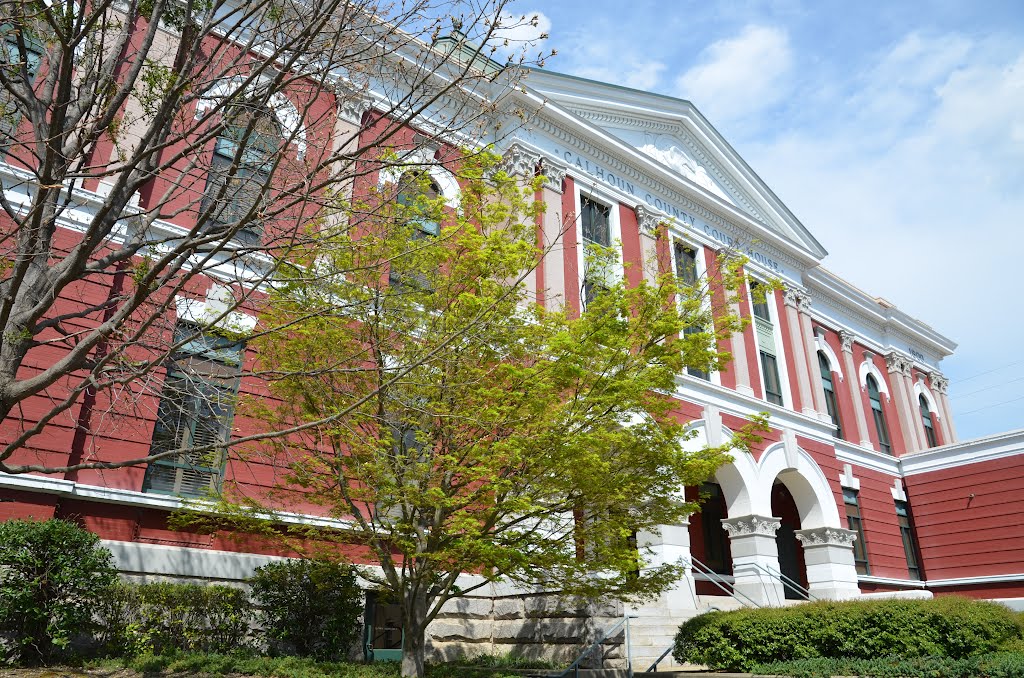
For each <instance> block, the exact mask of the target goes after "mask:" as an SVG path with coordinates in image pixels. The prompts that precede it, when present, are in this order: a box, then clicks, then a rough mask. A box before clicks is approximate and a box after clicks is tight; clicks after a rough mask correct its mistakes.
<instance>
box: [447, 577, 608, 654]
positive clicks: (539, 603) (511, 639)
mask: <svg viewBox="0 0 1024 678" xmlns="http://www.w3.org/2000/svg"><path fill="white" fill-rule="evenodd" d="M622 615H623V606H622V604H621V603H617V602H611V603H595V602H588V601H585V600H581V599H578V598H569V597H561V596H557V595H553V594H534V595H507V596H495V597H466V598H461V599H457V600H452V601H449V602H448V603H447V604H446V605H445V607H444V608H443V609H442V611H441V614H440V615H438V617H437V619H435V620H434V622H433V623H431V625H430V626H429V627H428V628H427V644H428V655H427V656H428V660H430V661H450V660H452V659H455V658H458V657H479V656H482V655H505V654H511V655H513V656H516V657H524V658H528V659H546V660H550V661H553V662H557V663H564V664H568V663H569V662H571V661H573V660H574V659H576V657H577V656H579V654H580V653H581V652H582V651H583V650H584V649H586V647H587V646H588V645H589V644H590V643H592V642H594V641H595V640H596V639H597V638H598V637H599V636H600V635H602V634H603V633H604V632H605V631H606V630H607V629H610V628H612V627H613V626H615V624H617V623H618V622H620V621H621V620H622ZM623 641H624V634H623V631H622V629H619V630H618V631H617V632H616V633H615V634H614V635H613V637H612V638H610V639H609V640H608V641H607V642H605V643H604V644H602V646H601V648H600V649H599V650H595V651H594V652H593V653H592V654H591V656H590V657H589V658H588V659H587V660H586V661H585V662H584V666H585V667H586V668H621V667H623V666H624V665H625V658H624V655H625V650H624V646H623V644H622V643H623Z"/></svg>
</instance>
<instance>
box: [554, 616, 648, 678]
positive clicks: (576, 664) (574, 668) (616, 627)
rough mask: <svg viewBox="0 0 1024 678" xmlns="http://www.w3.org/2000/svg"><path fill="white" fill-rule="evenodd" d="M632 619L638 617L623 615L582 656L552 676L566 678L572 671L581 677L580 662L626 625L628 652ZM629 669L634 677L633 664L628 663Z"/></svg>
mask: <svg viewBox="0 0 1024 678" xmlns="http://www.w3.org/2000/svg"><path fill="white" fill-rule="evenodd" d="M630 619H636V617H632V616H630V615H628V614H627V615H625V616H623V618H622V621H620V622H617V623H616V624H615V625H614V626H612V627H611V628H610V629H608V630H607V631H605V632H604V633H602V634H601V637H600V638H598V639H597V640H595V641H594V642H593V643H591V644H590V645H589V646H587V649H585V650H583V652H582V653H581V654H580V656H579V657H576V660H575V661H574V662H573V663H572V664H569V666H568V668H566V669H565V670H564V671H562V672H561V673H558V674H555V675H554V676H551V677H550V678H565V677H566V676H567V675H569V673H570V672H572V674H573V676H574V677H575V678H579V675H580V662H581V661H583V660H584V659H586V658H587V657H589V656H590V653H591V652H593V651H594V650H595V649H597V648H598V647H599V646H600V645H601V644H602V643H604V641H606V640H608V638H609V637H611V635H612V634H613V633H616V632H617V631H618V630H619V629H620V628H621V627H622V626H625V627H626V641H627V652H628V641H629V620H630ZM627 670H628V672H629V676H630V678H632V676H633V667H632V665H627Z"/></svg>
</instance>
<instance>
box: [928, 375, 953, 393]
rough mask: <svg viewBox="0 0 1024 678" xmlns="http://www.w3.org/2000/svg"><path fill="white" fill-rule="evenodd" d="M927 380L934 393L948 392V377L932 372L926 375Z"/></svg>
mask: <svg viewBox="0 0 1024 678" xmlns="http://www.w3.org/2000/svg"><path fill="white" fill-rule="evenodd" d="M928 381H929V382H930V383H931V386H932V390H933V391H935V392H936V393H943V394H945V393H948V392H949V379H947V378H946V377H944V376H942V375H941V374H939V373H938V372H932V373H931V374H929V375H928Z"/></svg>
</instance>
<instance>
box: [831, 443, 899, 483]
mask: <svg viewBox="0 0 1024 678" xmlns="http://www.w3.org/2000/svg"><path fill="white" fill-rule="evenodd" d="M833 444H834V445H835V449H836V459H837V460H838V461H840V462H844V463H848V464H850V465H851V466H856V467H859V468H866V469H871V470H872V471H877V472H879V473H884V474H886V475H889V476H895V477H899V476H900V475H901V474H900V464H899V459H897V458H896V457H893V456H891V455H888V454H884V453H882V452H876V451H875V450H872V449H870V448H867V447H861V446H860V445H855V444H853V443H851V442H848V441H846V440H838V439H835V440H833Z"/></svg>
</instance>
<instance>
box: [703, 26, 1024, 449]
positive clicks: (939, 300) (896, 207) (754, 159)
mask: <svg viewBox="0 0 1024 678" xmlns="http://www.w3.org/2000/svg"><path fill="white" fill-rule="evenodd" d="M968 57H969V58H968ZM894 81H895V82H894ZM807 86H808V87H814V83H808V84H807ZM845 87H846V92H845V94H844V95H842V98H841V99H839V100H836V101H833V102H832V105H831V106H829V105H828V104H827V103H825V104H822V105H821V108H820V110H818V111H816V121H817V123H818V125H817V126H813V127H804V128H801V129H800V130H794V131H790V132H788V133H786V134H776V135H775V136H768V134H770V133H771V131H769V130H763V131H762V140H761V141H760V142H757V143H751V144H747V145H745V147H744V148H741V153H743V154H744V156H745V157H746V158H747V160H748V161H749V162H750V163H751V164H752V165H753V167H754V168H755V170H756V171H758V172H759V173H760V174H761V176H762V177H763V178H764V179H765V181H767V182H768V184H769V185H770V186H772V188H773V189H774V190H775V191H776V193H777V194H778V195H779V196H780V198H782V200H784V201H785V202H786V203H787V205H788V206H789V207H790V208H791V209H792V210H793V211H794V213H795V214H796V215H797V217H798V218H800V219H801V221H803V222H804V224H805V225H806V226H807V227H808V228H809V229H810V230H811V232H812V233H814V234H815V236H816V237H817V238H818V239H819V240H820V241H821V243H822V244H823V245H824V246H825V248H826V249H828V250H829V252H830V255H829V257H828V258H827V259H826V260H825V262H824V265H825V266H826V267H827V268H829V269H831V270H834V271H835V272H836V273H838V274H839V275H841V276H843V277H845V278H847V279H848V280H850V281H851V282H853V283H854V284H855V285H857V286H858V287H861V288H862V289H864V290H866V291H867V292H869V293H871V294H877V295H881V296H884V297H886V298H888V299H890V300H891V301H893V302H894V303H895V304H896V305H897V306H899V307H900V308H902V309H903V310H904V311H906V312H908V313H910V314H912V315H916V316H918V317H920V318H922V319H923V320H925V322H927V323H929V324H930V325H932V326H933V327H935V328H936V329H937V330H938V331H939V332H941V333H943V334H946V335H948V336H950V337H951V338H953V339H954V340H955V341H957V342H959V344H960V348H959V349H958V350H957V352H956V354H955V355H954V357H953V359H952V360H949V361H947V363H945V364H944V366H943V369H944V370H946V371H947V373H948V374H949V375H950V376H951V377H952V379H953V382H954V389H953V391H952V395H954V396H955V393H956V389H955V382H956V379H957V377H965V376H968V375H969V374H974V373H977V372H981V371H983V370H985V369H987V368H989V367H995V366H996V364H997V363H998V362H999V361H1003V362H1005V361H1006V358H1005V356H1006V355H1009V354H1008V353H1006V352H1000V351H998V350H993V349H994V348H996V347H997V346H1001V347H1002V348H1003V349H1005V350H1006V351H1011V352H1012V346H1014V345H1015V344H1013V343H1012V341H1011V343H1005V342H1003V343H994V338H995V337H996V335H998V336H1002V337H1011V338H1012V337H1020V336H1024V315H1022V314H1020V313H1018V312H1013V311H1012V309H1013V307H1014V303H1013V302H1009V305H1008V297H1007V296H1006V295H1007V294H1010V295H1011V296H1010V297H1009V299H1016V297H1015V296H1013V293H1012V292H1009V293H1008V292H1006V290H1015V289H1018V288H1019V287H1020V264H1019V258H1020V254H1021V252H1024V229H1021V228H1019V227H1018V226H1017V225H1018V224H1019V223H1020V214H1022V213H1024V191H1022V190H1021V188H1022V185H1024V51H1022V50H1021V49H1020V47H1019V45H1018V46H1016V49H1015V50H1014V51H1012V52H1009V51H1005V50H1004V51H1001V52H1000V51H998V50H988V46H987V45H981V44H979V43H976V42H974V41H971V40H968V39H967V38H964V37H963V36H960V35H945V36H934V37H931V38H928V39H927V40H926V39H924V38H922V37H921V36H918V35H915V34H910V35H908V36H906V38H905V39H903V40H901V41H900V42H899V43H898V44H896V45H895V46H894V47H893V48H892V49H891V50H888V51H886V52H885V53H883V54H880V55H879V56H878V58H877V59H876V61H875V63H874V64H873V65H871V66H869V67H867V68H865V69H863V71H862V72H860V73H851V74H850V77H849V81H848V82H847V83H845ZM897 95H898V96H897ZM796 96H798V97H799V96H800V93H799V92H797V93H796ZM872 99H873V100H875V101H876V102H877V101H884V102H885V104H884V105H877V106H872V107H863V108H861V109H860V110H858V111H857V113H856V114H855V115H849V116H843V117H839V116H836V115H835V114H834V110H835V109H839V108H841V107H842V106H843V105H844V102H845V103H847V104H848V103H849V102H852V101H861V102H864V101H868V100H872ZM901 101H902V102H903V103H902V104H901V103H899V102H901ZM698 105H699V104H698ZM901 106H902V107H901ZM907 111H910V113H907ZM872 137H874V138H876V139H886V140H887V141H886V142H885V143H875V144H871V143H867V142H866V141H865V140H867V139H870V138H872ZM1016 306H1017V308H1019V306H1020V305H1019V304H1016ZM1008 311H1010V312H1008ZM1007 397H1010V396H1007ZM974 404H975V401H971V402H968V401H967V400H964V401H963V402H961V403H957V402H956V401H954V411H958V410H959V411H968V410H972V409H975V408H974ZM1012 410H1013V406H1007V407H1004V408H1001V409H1000V408H995V409H993V410H992V411H991V413H989V412H987V411H981V412H977V413H972V415H971V416H970V417H965V418H964V420H963V421H960V420H959V419H958V420H957V424H958V425H959V426H960V428H961V434H962V435H967V436H974V435H981V434H984V433H992V432H995V431H997V430H1006V429H1007V428H1010V427H1011V426H1019V420H1018V421H1017V423H1016V424H1013V423H1012V422H1009V423H1008V422H1007V418H1008V417H1009V415H1010V414H1012V412H1011V411H1012Z"/></svg>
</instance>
